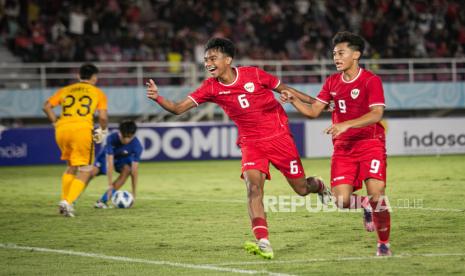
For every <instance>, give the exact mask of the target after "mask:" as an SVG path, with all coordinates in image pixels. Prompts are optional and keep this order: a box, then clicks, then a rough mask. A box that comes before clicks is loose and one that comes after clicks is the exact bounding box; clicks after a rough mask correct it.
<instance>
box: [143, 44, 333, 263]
mask: <svg viewBox="0 0 465 276" xmlns="http://www.w3.org/2000/svg"><path fill="white" fill-rule="evenodd" d="M234 54H235V47H234V45H233V44H232V42H231V41H229V40H227V39H221V38H213V39H211V40H210V41H208V43H207V45H206V47H205V63H204V65H205V69H206V70H207V71H208V72H209V73H210V74H211V75H212V77H211V78H209V79H207V80H205V81H204V82H203V84H202V85H201V86H200V87H199V88H198V89H197V90H195V91H194V92H193V93H191V94H190V95H189V96H188V97H186V98H185V99H183V100H181V101H180V102H177V103H175V102H173V101H170V100H168V99H165V98H163V97H161V96H160V95H159V93H158V87H157V86H156V85H155V83H154V81H153V80H150V81H149V82H148V84H147V85H148V87H147V97H148V98H150V99H152V100H154V101H155V102H157V103H158V104H159V105H160V106H161V107H162V108H164V109H165V110H167V111H169V112H171V113H174V114H182V113H184V112H186V111H188V110H189V109H191V108H194V107H197V106H198V105H200V104H202V103H205V102H213V103H216V104H217V105H219V106H220V107H221V108H222V109H223V110H224V111H225V112H226V114H227V115H228V116H229V118H230V119H231V120H232V121H234V123H235V124H236V126H237V128H238V138H237V144H238V146H239V147H240V148H241V152H242V174H241V177H243V178H244V180H245V184H246V187H247V197H248V209H249V216H250V220H251V223H252V231H253V233H254V235H255V238H256V242H253V243H251V242H247V243H246V244H245V247H246V249H247V251H249V252H251V253H254V254H259V255H260V256H262V257H264V258H273V256H274V255H273V250H272V248H271V245H270V242H269V239H268V225H267V221H266V216H265V211H264V207H263V195H264V184H265V180H266V179H268V180H269V179H271V176H270V172H269V164H270V163H271V164H273V165H274V166H275V167H276V168H277V169H278V170H280V171H281V173H282V174H283V175H284V176H285V177H286V179H287V181H288V183H289V184H290V186H291V187H292V188H293V190H294V191H295V192H296V193H297V194H299V195H301V196H306V195H308V194H309V193H318V194H319V196H320V198H321V199H322V201H324V202H325V203H326V202H327V201H328V200H330V194H329V191H328V189H326V187H325V185H324V184H323V182H322V181H321V180H320V179H318V178H316V177H309V178H306V177H305V172H304V169H303V167H302V163H301V160H300V157H299V154H298V151H297V148H296V145H295V143H294V140H293V138H292V135H291V132H290V130H289V125H288V117H287V114H286V112H285V111H284V109H283V108H282V106H281V104H280V103H279V102H278V101H277V100H276V99H275V97H274V94H273V92H272V90H273V91H275V92H277V93H281V92H282V91H283V90H292V91H293V92H294V93H295V95H298V97H302V99H303V100H305V101H312V100H314V99H312V98H311V97H310V96H307V95H305V94H303V93H301V92H299V91H297V90H294V89H292V88H290V87H288V86H286V85H285V84H282V83H280V81H279V79H277V78H276V77H275V76H272V75H270V74H268V73H267V72H265V71H263V70H261V69H259V68H256V67H232V61H233V58H234Z"/></svg>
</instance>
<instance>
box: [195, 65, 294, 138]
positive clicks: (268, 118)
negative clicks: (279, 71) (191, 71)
mask: <svg viewBox="0 0 465 276" xmlns="http://www.w3.org/2000/svg"><path fill="white" fill-rule="evenodd" d="M233 70H235V71H236V79H235V80H234V81H233V82H232V83H231V84H223V83H221V82H219V81H218V80H217V79H216V78H209V79H207V80H205V81H204V82H203V84H202V85H201V86H200V87H199V88H198V89H197V90H195V91H194V92H193V93H191V94H190V95H189V98H191V99H192V100H193V101H194V102H195V104H197V105H200V104H202V103H204V102H213V103H216V104H217V105H219V106H220V107H221V108H222V109H223V110H224V112H226V114H227V115H228V116H229V118H231V120H232V121H234V123H235V124H236V125H237V128H238V132H239V135H238V144H240V143H242V142H245V141H250V140H257V139H266V138H271V137H275V136H277V135H280V134H283V133H288V132H289V126H288V117H287V114H286V112H285V111H284V109H283V107H282V106H281V104H280V103H279V102H278V101H277V100H276V98H275V95H274V93H273V91H272V90H273V89H275V88H276V87H278V86H279V84H280V81H279V79H278V78H276V77H275V76H273V75H270V74H268V73H267V72H265V71H263V70H261V69H259V68H256V67H238V68H233Z"/></svg>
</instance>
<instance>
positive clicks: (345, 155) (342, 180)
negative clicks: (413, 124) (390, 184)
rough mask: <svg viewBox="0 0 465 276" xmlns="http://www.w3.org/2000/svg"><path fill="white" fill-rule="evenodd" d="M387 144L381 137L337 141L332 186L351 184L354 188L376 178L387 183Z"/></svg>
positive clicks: (333, 158) (359, 187)
mask: <svg viewBox="0 0 465 276" xmlns="http://www.w3.org/2000/svg"><path fill="white" fill-rule="evenodd" d="M386 167H387V163H386V146H385V142H384V141H382V140H379V139H370V140H361V141H356V142H346V141H336V143H335V145H334V153H333V157H332V158H331V187H334V186H337V185H340V184H349V185H352V186H353V187H354V190H355V191H356V190H359V189H361V188H362V186H363V181H365V180H366V179H368V178H375V179H379V180H382V181H383V182H384V183H386Z"/></svg>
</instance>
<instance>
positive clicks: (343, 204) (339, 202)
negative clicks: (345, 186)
mask: <svg viewBox="0 0 465 276" xmlns="http://www.w3.org/2000/svg"><path fill="white" fill-rule="evenodd" d="M335 202H336V206H337V207H338V208H339V209H346V208H350V198H348V197H344V196H337V195H335Z"/></svg>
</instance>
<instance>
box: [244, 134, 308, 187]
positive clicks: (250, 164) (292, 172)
mask: <svg viewBox="0 0 465 276" xmlns="http://www.w3.org/2000/svg"><path fill="white" fill-rule="evenodd" d="M240 147H241V151H242V173H244V171H247V170H252V169H255V170H259V171H261V172H263V173H265V174H266V179H271V176H270V163H271V164H273V166H274V167H275V168H276V169H278V170H279V171H281V173H282V174H283V175H284V176H285V177H287V178H300V177H303V176H305V172H304V169H303V167H302V161H300V157H299V152H298V151H297V147H296V145H295V143H294V140H293V138H292V136H291V134H288V133H284V134H283V135H279V136H276V137H273V138H271V139H266V140H255V141H247V142H244V143H241V145H240ZM241 177H242V175H241Z"/></svg>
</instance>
